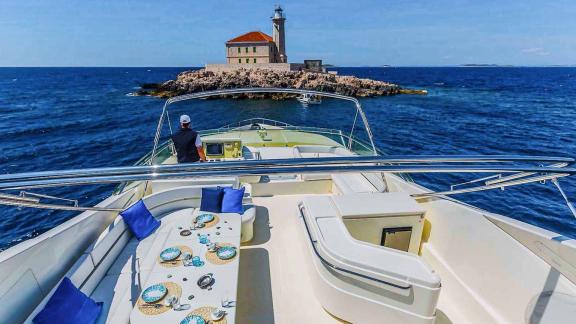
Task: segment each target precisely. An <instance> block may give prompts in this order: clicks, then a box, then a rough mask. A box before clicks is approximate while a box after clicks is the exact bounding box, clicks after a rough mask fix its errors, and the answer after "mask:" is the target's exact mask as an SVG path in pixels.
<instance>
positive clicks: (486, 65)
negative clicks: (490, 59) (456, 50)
mask: <svg viewBox="0 0 576 324" xmlns="http://www.w3.org/2000/svg"><path fill="white" fill-rule="evenodd" d="M458 66H459V67H515V66H514V65H499V64H460V65H458Z"/></svg>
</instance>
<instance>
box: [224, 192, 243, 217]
mask: <svg viewBox="0 0 576 324" xmlns="http://www.w3.org/2000/svg"><path fill="white" fill-rule="evenodd" d="M245 190H246V188H244V187H242V188H240V189H233V188H224V196H223V197H222V212H223V213H238V214H242V213H243V212H244V210H243V209H242V198H244V191H245Z"/></svg>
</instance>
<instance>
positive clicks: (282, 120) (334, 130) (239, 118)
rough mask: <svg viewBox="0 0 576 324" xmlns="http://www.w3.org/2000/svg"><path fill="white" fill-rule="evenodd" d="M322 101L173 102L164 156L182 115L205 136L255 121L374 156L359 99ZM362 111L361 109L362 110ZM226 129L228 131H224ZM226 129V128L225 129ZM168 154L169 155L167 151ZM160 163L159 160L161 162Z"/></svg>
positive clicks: (163, 130)
mask: <svg viewBox="0 0 576 324" xmlns="http://www.w3.org/2000/svg"><path fill="white" fill-rule="evenodd" d="M350 99H351V100H352V101H349V100H341V99H336V98H325V97H324V98H322V100H321V102H320V103H317V104H303V103H301V102H299V101H298V100H297V98H294V99H289V100H273V99H221V98H209V99H191V100H183V101H177V102H172V103H170V104H169V105H168V106H167V109H165V112H164V115H163V118H161V127H160V128H159V134H158V136H157V139H156V140H157V142H158V144H159V145H158V148H157V153H156V155H158V154H160V153H161V151H162V148H164V147H165V146H166V144H165V143H166V142H167V141H168V140H169V139H170V135H171V134H172V133H174V132H175V131H177V129H178V127H179V118H180V115H183V114H186V115H189V116H190V118H191V125H192V126H191V127H192V129H194V130H196V131H199V132H200V133H201V134H202V135H204V134H211V133H214V132H217V131H229V130H230V129H233V128H235V127H238V126H243V125H250V124H252V123H254V122H256V123H264V124H269V125H278V126H281V127H283V128H290V129H296V130H303V131H309V132H315V133H320V134H322V135H324V136H327V137H329V138H331V139H333V140H335V141H337V142H339V143H342V144H343V145H344V146H346V147H349V148H350V149H352V150H353V151H355V152H356V153H357V154H360V155H373V154H374V150H373V146H372V144H371V139H370V136H369V130H367V127H369V126H367V125H366V124H365V123H364V120H363V119H362V118H361V113H359V110H358V109H357V106H356V104H355V100H354V99H352V98H350ZM360 109H361V107H360ZM223 127H224V128H223ZM222 128H223V129H222ZM162 143H164V145H160V144H162ZM165 150H166V152H164V155H166V154H167V153H168V150H167V149H165ZM158 162H159V161H156V163H158Z"/></svg>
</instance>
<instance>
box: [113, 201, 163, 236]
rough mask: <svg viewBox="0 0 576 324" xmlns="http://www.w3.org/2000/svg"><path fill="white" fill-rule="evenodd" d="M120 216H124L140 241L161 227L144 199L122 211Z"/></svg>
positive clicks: (125, 221)
mask: <svg viewBox="0 0 576 324" xmlns="http://www.w3.org/2000/svg"><path fill="white" fill-rule="evenodd" d="M120 216H122V218H124V223H126V225H127V226H128V228H129V229H130V231H132V234H134V236H136V238H137V239H138V240H139V241H141V240H143V239H145V238H146V237H148V236H149V235H150V234H152V233H153V232H154V231H155V230H156V229H157V228H158V227H160V222H159V221H158V220H157V219H156V218H154V216H152V214H151V213H150V211H149V210H148V208H146V205H144V202H143V201H142V199H140V200H139V201H138V202H137V203H135V204H134V205H132V206H130V207H128V209H126V210H124V211H123V212H121V213H120Z"/></svg>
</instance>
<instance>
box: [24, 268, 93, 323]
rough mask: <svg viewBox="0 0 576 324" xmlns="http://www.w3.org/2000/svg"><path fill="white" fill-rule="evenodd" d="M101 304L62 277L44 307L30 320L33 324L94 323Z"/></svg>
mask: <svg viewBox="0 0 576 324" xmlns="http://www.w3.org/2000/svg"><path fill="white" fill-rule="evenodd" d="M102 304H103V303H97V302H95V301H93V300H92V299H91V298H90V297H88V296H86V295H85V294H84V293H83V292H81V291H80V290H79V289H78V288H76V287H75V286H74V284H73V283H72V281H70V279H68V277H64V279H63V280H62V282H60V285H58V288H56V291H54V294H53V295H52V297H50V299H49V300H48V302H47V303H46V306H44V308H43V309H42V310H41V311H40V313H38V315H36V316H35V317H34V319H33V320H32V322H33V323H35V324H49V323H58V324H76V323H86V324H92V323H95V322H96V320H97V319H98V316H100V312H102Z"/></svg>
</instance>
